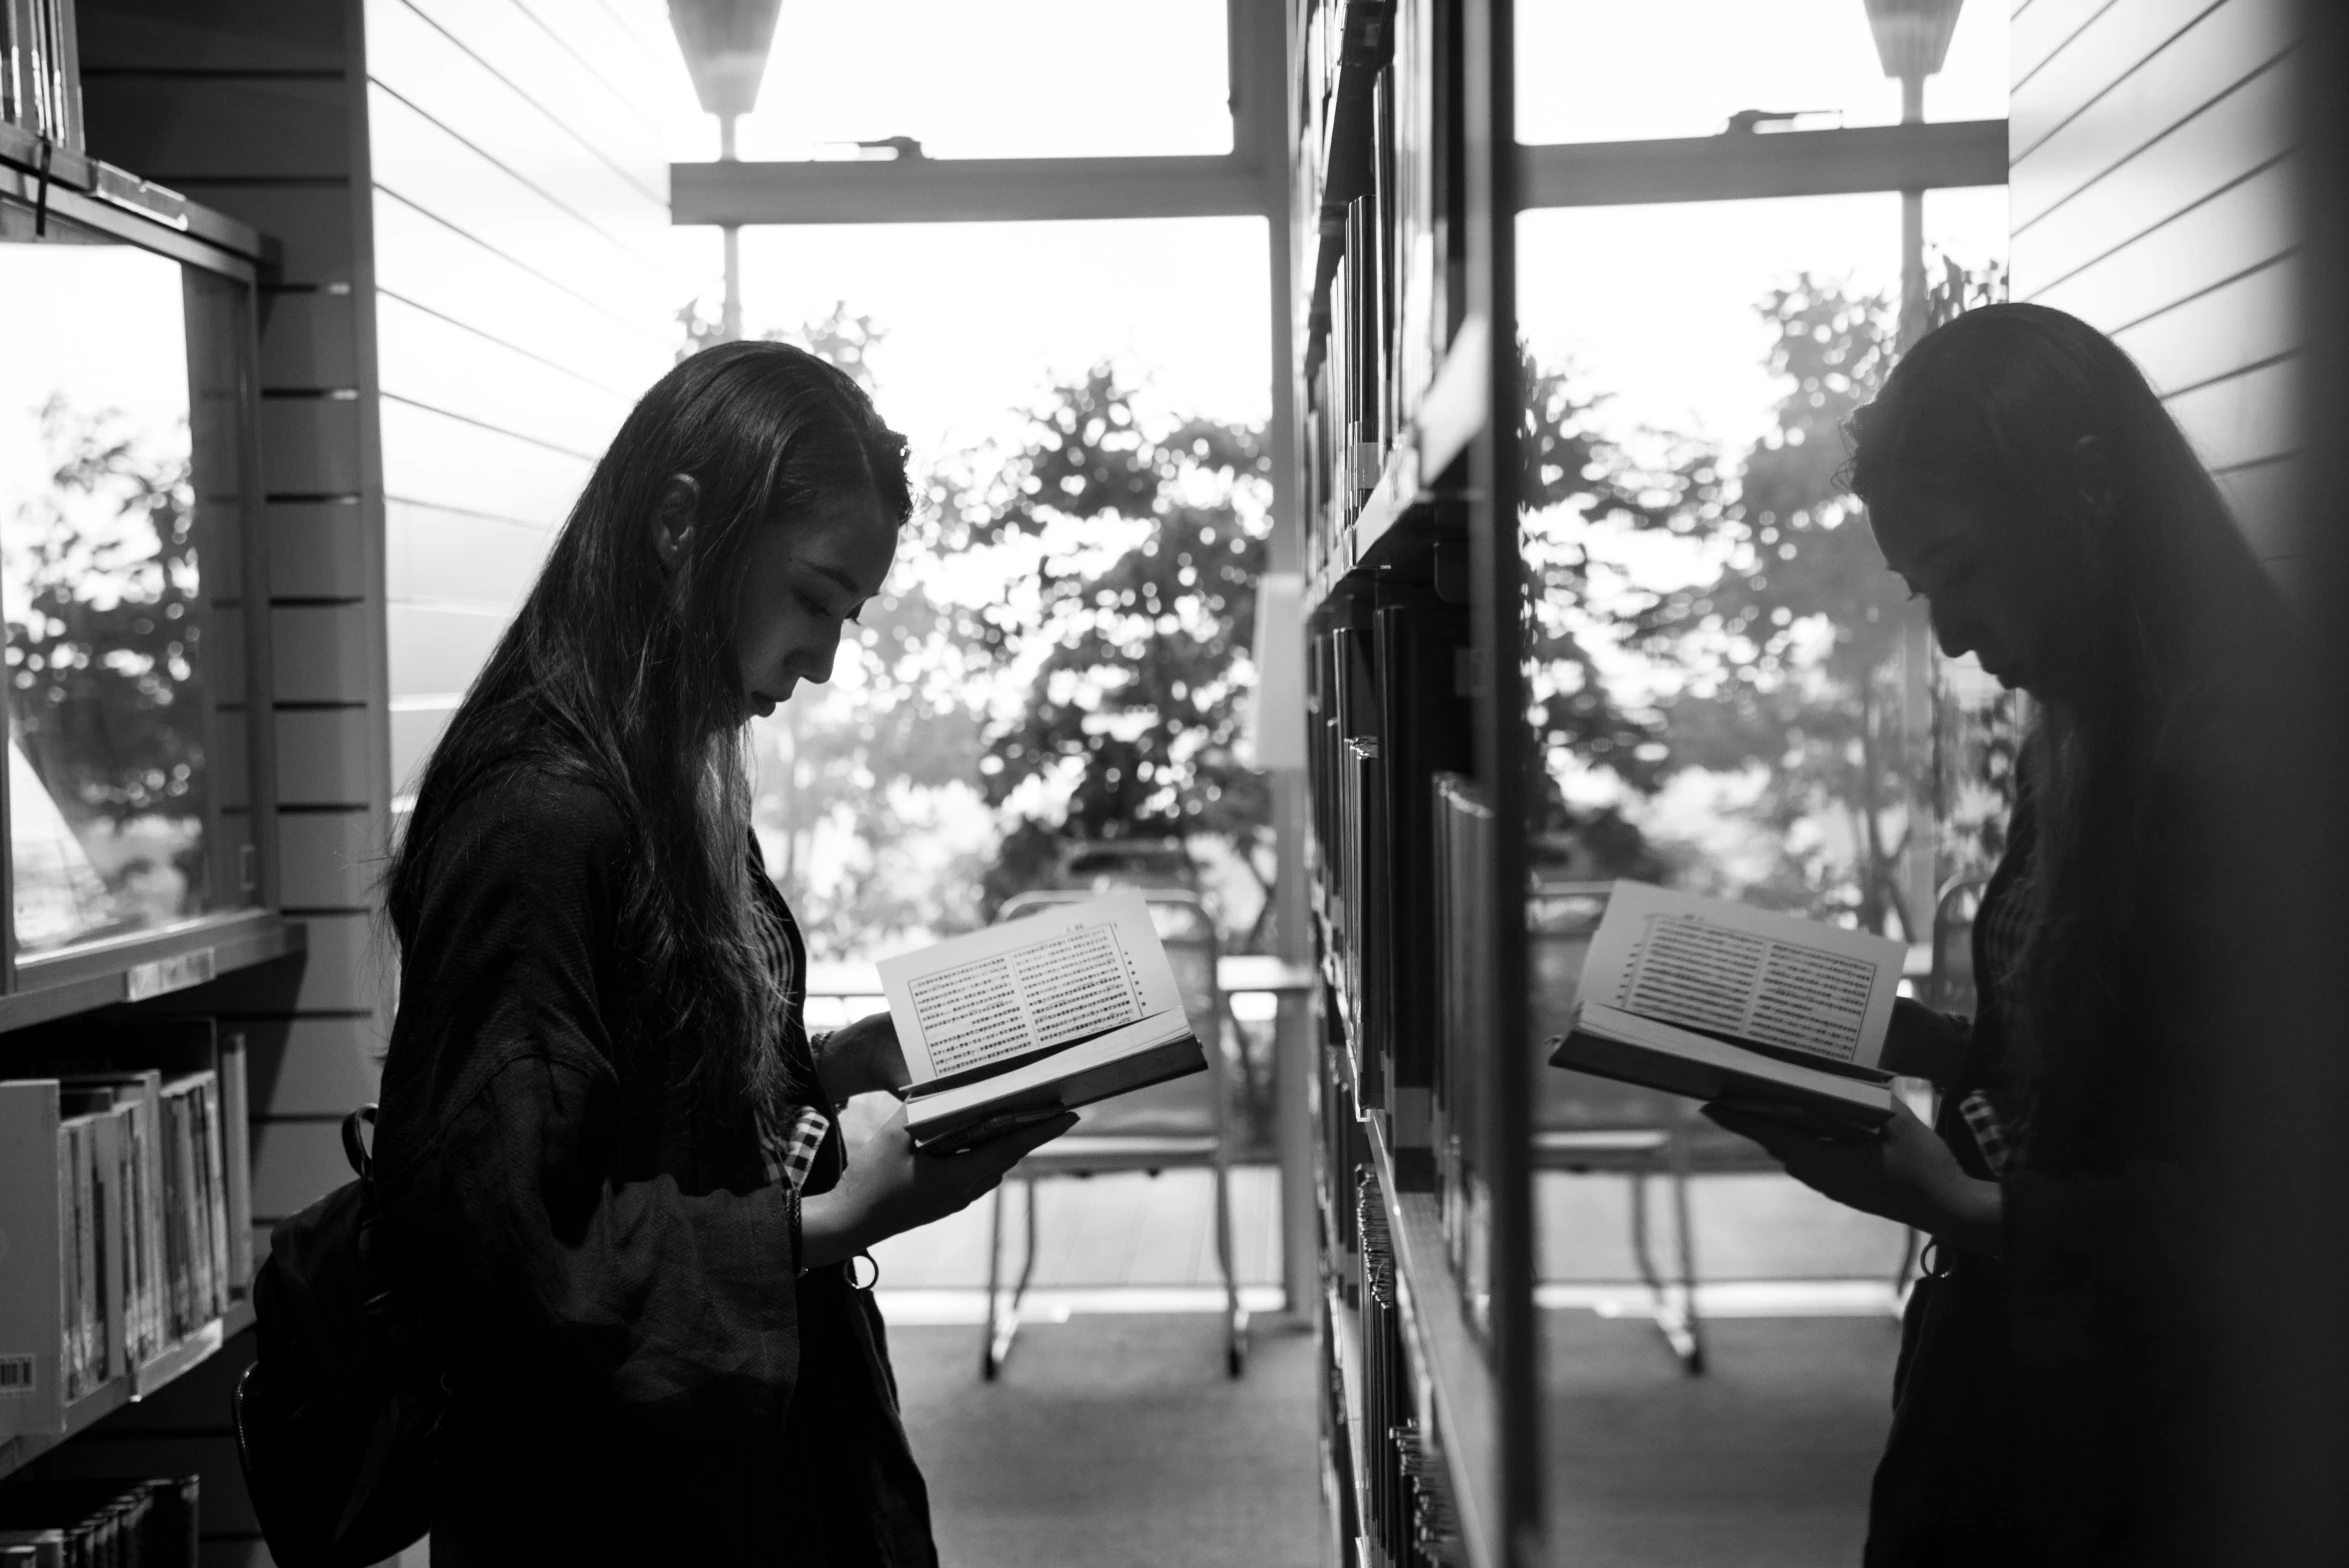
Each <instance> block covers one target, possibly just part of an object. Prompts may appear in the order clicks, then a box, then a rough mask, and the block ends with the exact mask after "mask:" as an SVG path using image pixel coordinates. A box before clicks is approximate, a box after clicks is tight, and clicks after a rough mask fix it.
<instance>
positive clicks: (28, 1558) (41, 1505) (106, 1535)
mask: <svg viewBox="0 0 2349 1568" xmlns="http://www.w3.org/2000/svg"><path fill="white" fill-rule="evenodd" d="M201 1491H202V1486H201V1481H200V1479H199V1478H198V1477H196V1476H192V1475H190V1476H180V1477H176V1478H173V1479H168V1480H144V1481H133V1480H96V1479H93V1480H87V1481H38V1482H36V1481H12V1482H9V1483H7V1484H6V1485H0V1564H7V1565H10V1568H13V1565H15V1564H17V1563H25V1564H29V1565H33V1568H51V1565H53V1564H54V1565H56V1568H71V1565H74V1564H79V1563H137V1564H140V1565H141V1568H196V1564H197V1561H198V1559H199V1555H200V1551H201V1548H200V1545H199V1534H198V1531H199V1520H198V1504H199V1498H200V1495H201Z"/></svg>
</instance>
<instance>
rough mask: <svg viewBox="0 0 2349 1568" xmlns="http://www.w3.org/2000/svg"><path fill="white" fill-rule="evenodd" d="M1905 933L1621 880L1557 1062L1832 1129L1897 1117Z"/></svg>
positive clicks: (1554, 1054)
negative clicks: (1890, 1032) (1896, 935)
mask: <svg viewBox="0 0 2349 1568" xmlns="http://www.w3.org/2000/svg"><path fill="white" fill-rule="evenodd" d="M1906 956H1907V952H1906V949H1904V948H1903V947H1902V946H1901V944H1899V943H1898V942H1894V941H1891V940H1889V939H1887V938H1884V937H1879V936H1871V935H1869V934H1868V933H1866V932H1862V931H1851V930H1846V929H1844V928H1842V927H1839V926H1829V925H1822V924H1820V923H1818V922H1816V921H1809V920H1802V919H1798V918H1796V917H1794V916H1791V915H1782V914H1775V913H1772V912H1770V911H1768V910H1760V909H1751V908H1748V907H1746V906H1745V905H1742V904H1734V903H1729V902H1726V901H1724V900H1721V899H1715V898H1703V897H1699V896H1697V895H1695V894H1690V893H1680V892H1674V891H1672V890H1670V889H1666V888H1660V887H1651V886H1649V885H1647V884H1646V883H1641V882H1617V883H1615V884H1614V887H1613V889H1612V891H1611V892H1610V894H1609V896H1608V900H1607V911H1606V914H1605V915H1604V916H1603V917H1601V919H1600V921H1599V928H1598V930H1597V932H1596V933H1594V934H1593V936H1592V938H1591V947H1590V953H1589V956H1588V957H1587V958H1586V959H1585V960H1584V962H1583V969H1582V979H1581V983H1580V986H1579V992H1580V994H1579V997H1578V999H1577V1001H1576V1003H1575V1006H1574V1009H1573V1012H1572V1014H1571V1015H1570V1025H1569V1028H1568V1031H1567V1033H1566V1034H1564V1035H1562V1036H1559V1037H1557V1038H1556V1039H1555V1040H1554V1041H1552V1042H1550V1044H1551V1046H1552V1051H1551V1055H1550V1064H1551V1065H1552V1066H1554V1067H1565V1068H1572V1069H1574V1070H1576V1071H1578V1072H1586V1073H1595V1074H1597V1075H1598V1076H1600V1077H1603V1078H1613V1079H1617V1080H1620V1081H1622V1082H1626V1083H1635V1084H1641V1085H1644V1086H1646V1087H1648V1088H1653V1089H1662V1090H1664V1091H1665V1092H1667V1093H1670V1094H1679V1095H1686V1096H1688V1097H1689V1098H1691V1099H1697V1100H1729V1101H1735V1102H1739V1103H1741V1104H1745V1105H1750V1106H1752V1107H1754V1108H1756V1109H1759V1110H1766V1111H1770V1112H1774V1113H1776V1114H1780V1115H1784V1116H1788V1117H1791V1118H1794V1119H1797V1120H1802V1121H1807V1122H1811V1123H1814V1124H1824V1125H1825V1126H1827V1127H1829V1128H1844V1129H1860V1130H1865V1129H1869V1128H1874V1127H1880V1126H1882V1125H1883V1124H1884V1122H1885V1121H1886V1120H1887V1119H1888V1118H1889V1117H1890V1116H1891V1115H1892V1113H1893V1105H1894V1098H1893V1088H1892V1078H1891V1075H1890V1074H1889V1073H1887V1072H1885V1071H1884V1069H1883V1067H1882V1065H1881V1064H1882V1057H1883V1051H1884V1036H1885V1031H1886V1030H1887V1029H1888V1028H1889V1026H1890V1024H1891V1022H1892V1004H1893V999H1894V996H1895V995H1896V994H1897V991H1898V988H1899V985H1900V972H1901V964H1902V961H1903V959H1904V958H1905V957H1906Z"/></svg>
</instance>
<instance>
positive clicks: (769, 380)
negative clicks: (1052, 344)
mask: <svg viewBox="0 0 2349 1568" xmlns="http://www.w3.org/2000/svg"><path fill="white" fill-rule="evenodd" d="M675 474H686V475H690V476H691V477H692V478H693V479H694V481H695V482H696V483H697V484H698V486H699V498H698V509H697V511H696V514H695V517H694V521H693V527H692V530H691V533H690V534H689V535H687V537H686V539H685V541H684V542H685V545H686V549H685V554H684V556H683V558H682V559H681V561H680V562H679V565H678V568H677V570H676V571H675V573H674V574H673V575H672V573H670V572H669V571H666V570H664V568H663V566H662V563H661V560H660V556H659V554H658V549H657V545H656V542H655V525H656V522H657V520H658V519H659V515H660V509H661V503H662V497H663V494H664V490H665V488H666V486H667V484H668V481H669V479H670V476H672V475H675ZM863 497H870V498H871V499H872V500H873V501H874V502H875V503H876V504H877V505H878V506H879V508H880V510H881V512H882V513H883V515H884V516H885V518H886V520H887V521H888V522H889V523H891V524H892V525H895V524H898V523H902V522H903V521H904V520H905V518H906V516H907V515H908V513H909V512H910V511H911V510H912V500H911V496H910V493H909V491H908V487H907V482H906V451H905V441H904V438H903V437H901V436H899V435H898V434H897V433H896V432H895V431H893V430H891V429H889V427H888V426H887V425H885V424H883V423H882V421H881V417H880V415H879V414H878V413H877V412H876V411H875V410H874V408H873V404H872V400H871V399H870V398H868V397H866V395H865V394H864V392H863V391H862V390H861V389H860V388H859V387H858V386H857V385H856V383H855V382H853V381H851V380H850V379H849V378H848V376H847V375H845V374H844V373H842V372H841V371H840V370H839V369H837V368H835V367H834V366H832V365H830V364H827V363H826V362H824V361H823V360H821V359H818V358H816V357H815V356H814V355H812V354H809V353H807V352H805V351H804V350H801V349H796V348H792V347H789V346H787V345H784V344H780V343H727V344H722V345H720V346H718V347H715V348H710V349H706V350H704V351H702V352H701V353H699V354H695V355H694V356H692V357H691V358H689V359H687V360H685V361H683V362H682V363H680V364H679V365H678V366H677V367H676V368H675V369H673V370H671V371H670V372H669V373H668V374H667V375H665V376H663V377H662V378H661V379H660V380H659V381H657V382H655V383H654V384H653V387H652V390H650V391H649V392H647V393H645V395H644V397H643V399H642V400H641V401H639V402H638V403H637V405H636V407H635V408H634V409H633V410H632V411H631V412H630V413H629V415H628V418H627V419H626V420H625V421H624V422H623V423H622V424H621V426H620V432H619V434H618V435H617V436H615V437H614V438H613V440H612V445H611V448H610V449H609V450H608V451H606V452H605V453H604V456H603V460H602V461H601V462H599V463H597V464H596V467H595V472H594V474H593V475H592V476H590V477H589V479H588V481H587V487H586V489H585V490H584V491H582V492H581V494H580V497H579V500H578V503H577V504H576V505H574V506H573V507H572V509H571V515H570V517H569V519H568V520H567V521H566V522H565V523H564V525H563V529H562V532H561V534H560V535H559V536H558V537H557V538H556V540H555V544H554V548H553V550H552V551H551V552H550V553H549V554H548V556H547V562H546V566H545V568H544V570H542V571H541V572H540V573H539V578H538V582H537V584H536V585H535V586H534V587H533V588H532V589H531V591H530V596H529V598H528V599H526V600H525V601H524V602H523V605H522V609H521V612H520V613H519V614H518V615H516V616H515V617H514V622H513V624H512V625H511V626H509V627H508V628H507V630H506V633H505V635H504V636H503V637H502V638H500V639H499V641H498V645H497V648H496V650H495V651H494V652H493V653H492V654H491V655H490V657H489V661H488V663H487V664H485V665H484V666H483V667H482V670H481V673H480V675H479V676H478V677H477V678H476V679H475V680H474V682H473V687H472V689H471V690H470V691H468V692H467V693H466V694H465V700H464V702H463V703H462V704H461V705H460V706H459V707H458V709H457V712H456V714H455V716H454V717H453V718H452V719H451V720H450V721H449V726H448V729H447V730H446V731H445V732H444V733H443V734H442V736H441V738H440V742H439V744H438V745H436V746H435V747H434V748H433V752H432V757H431V760H430V761H429V762H428V763H427V764H426V765H425V768H424V776H423V779H422V781H421V782H420V784H419V786H418V788H417V792H416V805H415V810H414V812H413V813H412V815H411V816H410V817H409V820H408V824H407V829H406V831H405V833H404V834H403V835H402V837H401V841H400V843H399V845H398V847H397V849H396V851H395V853H394V855H393V857H392V863H391V867H390V870H389V872H388V874H387V876H386V879H385V883H386V885H385V899H384V903H385V909H386V912H387V913H388V914H389V916H390V918H391V924H392V929H393V931H394V933H395V934H396V935H397V937H398V938H399V940H400V942H401V944H402V945H403V946H404V945H406V944H407V943H408V942H409V941H410V940H412V938H413V936H414V934H415V929H416V921H417V919H418V916H419V914H420V912H421V910H422V908H423V904H424V897H425V892H426V887H427V883H428V881H429V878H430V876H431V873H432V866H433V851H434V849H435V847H436V845H437V843H438V841H439V838H440V835H441V833H442V831H443V829H444V828H445V826H446V824H447V823H448V821H449V818H450V814H451V813H452V812H453V811H454V810H455V809H456V807H457V806H458V805H459V804H460V803H461V802H463V801H464V800H465V799H466V798H467V797H468V796H470V795H472V794H473V793H474V792H475V791H477V790H479V789H481V788H483V787H484V786H486V785H488V784H490V783H492V781H494V780H495V779H497V778H498V777H500V776H501V775H503V774H505V773H506V772H508V771H509V770H510V769H512V768H513V767H514V766H515V765H516V764H519V763H526V762H527V763H531V764H535V765H537V766H540V767H545V768H549V769H551V770H553V771H555V772H557V773H558V774H562V775H567V776H569V777H573V778H576V779H579V780H581V781H583V782H586V783H589V784H591V785H593V786H594V787H595V788H597V789H600V790H602V791H603V792H604V793H605V794H606V795H607V796H608V797H609V798H610V799H611V801H612V802H613V804H614V805H615V806H616V807H617V808H618V810H619V811H620V813H621V815H622V816H623V817H624V818H625V820H626V821H627V822H628V823H629V824H630V825H631V827H632V829H633V830H634V831H633V845H632V849H631V854H630V859H629V863H628V867H627V873H626V878H625V882H624V896H623V898H622V901H621V908H620V912H619V924H620V941H619V946H620V951H621V952H622V954H623V955H625V960H626V961H627V962H629V963H631V964H632V965H634V966H635V972H634V973H632V974H631V975H630V976H629V980H630V982H631V983H630V985H629V987H628V992H629V994H630V995H631V996H632V997H633V998H635V999H636V1000H635V1002H634V1003H633V1006H634V1007H635V1009H636V1016H634V1017H632V1018H630V1019H629V1020H628V1023H629V1025H630V1026H631V1027H632V1028H633V1029H635V1030H636V1031H637V1032H638V1033H639V1034H640V1035H641V1036H642V1037H644V1038H647V1039H665V1040H667V1041H669V1042H672V1043H673V1044H674V1046H675V1047H676V1048H677V1055H676V1056H675V1057H674V1058H672V1060H671V1061H670V1062H669V1063H668V1064H667V1070H668V1071H669V1073H670V1074H671V1076H672V1079H673V1080H674V1081H676V1082H679V1083H680V1084H683V1085H686V1086H687V1087H689V1088H690V1090H691V1091H692V1094H693V1098H694V1100H695V1101H696V1103H697V1105H698V1106H699V1107H700V1108H701V1109H702V1110H704V1111H705V1112H706V1113H707V1114H708V1115H710V1116H711V1117H712V1118H722V1117H726V1116H729V1115H738V1114H739V1113H740V1111H741V1110H742V1108H743V1107H744V1106H745V1105H760V1104H771V1103H773V1101H774V1100H775V1098H776V1097H777V1096H778V1095H780V1094H783V1093H787V1092H792V1091H795V1090H798V1089H801V1088H804V1086H802V1085H797V1084H793V1083H791V1082H789V1081H788V1072H787V1069H786V1067H785V1066H784V1063H783V1060H782V1056H781V1053H780V1052H778V1051H777V1050H776V1049H775V1037H774V1019H775V1017H776V1014H777V1009H776V1007H775V991H774V987H773V983H772V982H771V980H770V979H769V977H768V972H767V968H766V964H765V962H764V960H763V957H762V944H763V942H764V941H765V940H766V939H767V938H768V937H769V936H771V933H766V932H762V930H761V929H760V927H761V924H762V922H764V921H765V920H766V919H767V918H768V917H767V916H766V915H765V914H764V913H763V903H762V901H761V900H758V899H756V898H754V897H753V896H752V889H751V885H750V882H749V878H750V875H751V868H750V865H749V857H748V847H747V845H748V833H749V827H750V809H749V782H748V778H747V770H746V767H745V762H744V757H743V751H742V725H741V713H742V692H741V690H740V686H741V676H740V672H739V668H738V666H737V664H736V662H735V657H734V612H735V604H736V599H735V594H736V588H737V582H738V579H739V576H740V570H741V566H742V562H743V559H744V556H745V553H746V552H747V551H748V549H749V547H750V542H751V539H752V536H753V532H754V530H755V529H757V528H759V527H762V526H784V527H788V526H790V525H791V523H792V521H793V520H794V519H796V518H800V517H804V516H806V515H808V514H809V513H810V512H811V511H812V510H814V509H817V508H821V507H823V506H825V505H827V504H830V503H832V502H833V501H835V500H838V499H841V498H863Z"/></svg>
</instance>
